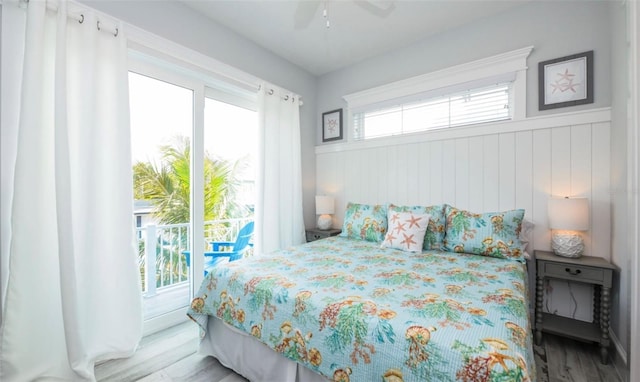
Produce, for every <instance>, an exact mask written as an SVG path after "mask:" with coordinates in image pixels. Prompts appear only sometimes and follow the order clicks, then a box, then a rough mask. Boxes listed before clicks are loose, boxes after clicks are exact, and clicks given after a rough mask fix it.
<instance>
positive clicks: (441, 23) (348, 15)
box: [180, 0, 527, 75]
mask: <svg viewBox="0 0 640 382" xmlns="http://www.w3.org/2000/svg"><path fill="white" fill-rule="evenodd" d="M180 1H181V2H182V3H184V4H185V5H187V6H188V7H190V8H192V9H194V10H196V11H198V12H200V13H201V14H203V15H205V16H206V17H208V18H210V19H211V20H213V21H215V22H217V23H219V24H222V25H224V26H226V27H227V28H229V29H231V30H233V31H235V32H236V33H238V34H240V35H242V36H244V37H246V38H247V39H249V40H251V41H253V42H255V43H256V44H258V45H260V46H262V47H264V48H266V49H267V50H269V51H271V52H273V53H275V54H276V55H278V56H280V57H283V58H284V59H286V60H288V61H290V62H292V63H294V64H296V65H298V66H300V67H302V68H304V69H306V70H307V71H309V72H310V73H312V74H315V75H322V74H325V73H328V72H331V71H334V70H337V69H341V68H343V67H346V66H349V65H352V64H354V63H357V62H359V61H362V60H364V59H367V58H370V57H374V56H376V55H379V54H383V53H386V52H389V51H391V50H394V49H398V48H402V47H405V46H408V45H411V44H412V43H415V42H417V41H419V40H423V39H425V38H427V37H428V36H432V35H434V34H437V33H440V32H442V31H444V30H447V29H450V28H454V27H457V26H460V25H463V24H466V23H469V22H472V21H475V20H478V19H481V18H484V17H487V16H490V15H493V14H495V13H498V12H502V11H505V10H506V9H508V8H511V7H513V6H517V5H521V4H523V3H525V2H526V1H527V0H510V1H507V0H497V1H494V0H412V1H408V0H366V1H365V0H287V1H283V0H280V1H275V0H243V1H238V0H180ZM325 7H326V10H327V18H326V19H325V18H324V17H323V10H324V8H325ZM327 19H328V20H329V22H330V27H329V28H327V27H326V20H327Z"/></svg>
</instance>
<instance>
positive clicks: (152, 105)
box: [129, 73, 257, 179]
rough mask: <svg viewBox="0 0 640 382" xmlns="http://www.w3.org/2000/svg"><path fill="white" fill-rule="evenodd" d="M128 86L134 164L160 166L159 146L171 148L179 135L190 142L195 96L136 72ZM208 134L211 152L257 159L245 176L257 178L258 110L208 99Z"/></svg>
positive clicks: (253, 160)
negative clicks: (148, 163) (139, 162)
mask: <svg viewBox="0 0 640 382" xmlns="http://www.w3.org/2000/svg"><path fill="white" fill-rule="evenodd" d="M129 88H130V91H129V102H130V109H131V110H130V115H131V140H132V161H133V163H136V162H138V161H143V162H147V161H150V162H154V161H155V162H157V163H160V162H159V161H160V155H159V147H160V146H162V145H168V144H171V142H172V139H174V138H175V137H176V136H185V137H189V138H190V139H191V136H192V132H191V131H192V126H193V92H192V91H191V90H190V89H186V88H183V87H180V86H176V85H173V84H170V83H167V82H163V81H159V80H156V79H153V78H150V77H146V76H143V75H140V74H136V73H129ZM204 130H205V131H204V141H205V142H204V146H205V151H206V152H207V153H209V154H211V155H214V156H218V157H221V158H224V159H227V160H233V161H235V160H237V159H240V158H242V157H245V156H247V155H253V157H252V158H251V160H250V163H251V165H250V166H249V167H248V168H247V171H246V172H245V174H243V178H250V179H255V175H254V174H255V165H253V163H255V152H256V148H257V116H256V113H255V112H254V111H250V110H247V109H243V108H240V107H237V106H233V105H230V104H227V103H223V102H219V101H216V100H213V99H210V98H206V99H205V126H204ZM133 163H132V164H133Z"/></svg>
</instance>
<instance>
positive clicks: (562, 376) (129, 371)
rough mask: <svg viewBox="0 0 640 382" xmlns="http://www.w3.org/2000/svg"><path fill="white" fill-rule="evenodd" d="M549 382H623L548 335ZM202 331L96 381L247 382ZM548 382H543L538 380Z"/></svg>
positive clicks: (176, 336) (589, 348) (144, 348)
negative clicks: (211, 353) (203, 347)
mask: <svg viewBox="0 0 640 382" xmlns="http://www.w3.org/2000/svg"><path fill="white" fill-rule="evenodd" d="M544 347H545V352H546V358H547V370H548V375H549V379H548V380H549V382H560V381H562V382H565V381H571V382H620V378H619V376H618V374H617V372H616V371H615V369H614V367H613V366H612V365H611V364H609V365H602V364H601V363H600V359H599V353H598V347H597V345H592V344H585V343H582V342H577V341H573V340H570V339H565V338H562V337H558V336H553V335H550V334H545V335H544ZM197 349H198V330H197V328H196V325H195V324H194V323H192V322H190V321H188V322H185V323H184V324H180V325H177V326H174V327H172V328H169V329H166V330H164V331H162V332H159V333H156V334H152V335H150V336H148V337H145V338H143V339H142V342H141V343H140V347H139V348H138V351H137V352H136V354H134V355H133V356H132V357H130V358H126V359H118V360H111V361H106V362H103V363H101V364H98V365H96V368H95V371H96V378H97V380H98V381H119V382H120V381H145V382H150V381H189V382H191V381H210V382H243V381H246V379H244V378H243V377H241V376H239V375H237V374H236V373H234V372H233V371H232V370H229V369H227V368H225V367H224V366H222V365H221V364H220V363H219V362H218V361H217V360H216V359H215V358H213V357H205V356H202V355H199V354H197ZM540 380H544V378H540Z"/></svg>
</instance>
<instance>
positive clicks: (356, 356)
mask: <svg viewBox="0 0 640 382" xmlns="http://www.w3.org/2000/svg"><path fill="white" fill-rule="evenodd" d="M525 279H526V269H525V265H524V264H523V263H520V262H517V261H513V260H508V259H498V258H490V257H483V256H478V255H467V254H458V253H451V252H441V251H427V252H423V253H407V252H402V251H399V250H393V249H382V248H380V245H379V244H378V243H372V242H367V241H359V240H353V239H347V238H343V237H331V238H328V239H324V240H318V241H314V242H311V243H307V244H304V245H301V246H297V247H294V248H290V249H286V250H282V251H277V252H274V253H270V254H266V255H262V256H254V257H250V258H246V259H242V260H239V261H234V262H231V263H228V264H224V265H221V266H219V267H217V268H216V269H215V270H213V271H212V272H210V273H209V274H208V276H207V277H206V278H205V280H204V282H203V284H202V286H201V288H200V290H199V292H198V293H197V295H196V297H195V298H194V300H193V302H192V304H191V307H190V309H189V312H188V315H189V316H190V317H191V318H192V319H193V320H194V321H196V322H197V323H198V324H199V325H200V327H201V328H202V330H203V331H204V330H205V328H206V327H207V325H206V324H207V320H208V316H209V315H211V316H216V317H218V318H220V319H221V320H223V321H224V322H226V323H228V324H230V325H232V326H234V327H235V328H238V329H240V330H242V331H244V332H247V333H248V334H250V335H252V336H254V337H255V338H256V339H257V340H259V341H261V342H263V343H264V344H266V345H267V346H269V347H270V348H272V349H273V350H274V351H276V352H278V353H281V354H282V355H283V356H285V357H287V358H290V359H292V360H294V361H297V362H299V363H301V364H302V365H304V366H306V367H308V368H309V369H312V370H314V371H316V372H318V373H320V374H322V375H324V376H326V377H327V378H329V379H331V380H336V381H348V380H352V381H381V380H382V381H501V382H506V381H535V375H534V373H535V364H534V359H533V351H532V342H531V330H530V329H531V328H530V322H529V314H528V308H527V307H528V303H527V292H526V290H527V289H526V281H525Z"/></svg>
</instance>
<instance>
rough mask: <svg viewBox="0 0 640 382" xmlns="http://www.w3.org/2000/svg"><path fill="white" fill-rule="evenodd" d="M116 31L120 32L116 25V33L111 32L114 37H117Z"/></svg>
mask: <svg viewBox="0 0 640 382" xmlns="http://www.w3.org/2000/svg"><path fill="white" fill-rule="evenodd" d="M118 32H120V31H119V30H118V28H117V27H116V33H114V34H113V36H114V37H118Z"/></svg>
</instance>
